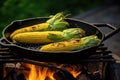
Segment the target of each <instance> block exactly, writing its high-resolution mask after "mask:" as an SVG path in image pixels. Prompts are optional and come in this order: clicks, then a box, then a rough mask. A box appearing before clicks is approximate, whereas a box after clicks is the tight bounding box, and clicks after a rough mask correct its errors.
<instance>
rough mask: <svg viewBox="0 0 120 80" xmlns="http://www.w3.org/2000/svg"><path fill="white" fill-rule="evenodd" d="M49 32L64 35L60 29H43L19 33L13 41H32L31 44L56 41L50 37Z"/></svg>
mask: <svg viewBox="0 0 120 80" xmlns="http://www.w3.org/2000/svg"><path fill="white" fill-rule="evenodd" d="M49 34H56V35H60V36H63V33H62V32H60V31H42V32H25V33H19V34H16V35H15V36H13V39H12V40H13V41H15V42H18V43H30V44H46V43H51V42H54V41H53V40H50V39H49V38H48V36H49Z"/></svg>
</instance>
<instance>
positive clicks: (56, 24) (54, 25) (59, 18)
mask: <svg viewBox="0 0 120 80" xmlns="http://www.w3.org/2000/svg"><path fill="white" fill-rule="evenodd" d="M64 19H65V16H64V14H63V12H60V13H57V14H56V15H54V16H52V17H51V18H50V19H49V20H47V21H46V22H47V23H49V24H50V26H49V28H48V30H64V29H67V28H68V26H69V23H68V22H67V21H65V20H64Z"/></svg>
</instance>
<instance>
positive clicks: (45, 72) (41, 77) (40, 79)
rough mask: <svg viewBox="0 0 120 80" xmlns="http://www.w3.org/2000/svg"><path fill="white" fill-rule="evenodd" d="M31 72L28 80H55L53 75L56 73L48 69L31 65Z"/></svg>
mask: <svg viewBox="0 0 120 80" xmlns="http://www.w3.org/2000/svg"><path fill="white" fill-rule="evenodd" d="M29 68H30V72H29V76H28V77H26V80H46V78H49V79H50V80H55V79H54V77H53V74H54V73H55V72H53V71H51V70H50V69H49V68H47V67H40V66H36V65H32V64H31V65H29Z"/></svg>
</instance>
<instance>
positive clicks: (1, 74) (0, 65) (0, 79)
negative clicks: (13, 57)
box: [0, 63, 3, 80]
mask: <svg viewBox="0 0 120 80" xmlns="http://www.w3.org/2000/svg"><path fill="white" fill-rule="evenodd" d="M2 79H3V63H0V80H2Z"/></svg>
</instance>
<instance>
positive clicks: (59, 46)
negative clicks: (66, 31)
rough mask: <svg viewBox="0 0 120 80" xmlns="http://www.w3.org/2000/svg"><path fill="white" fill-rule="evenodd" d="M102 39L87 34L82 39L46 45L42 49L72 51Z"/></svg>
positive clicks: (92, 44) (94, 43)
mask: <svg viewBox="0 0 120 80" xmlns="http://www.w3.org/2000/svg"><path fill="white" fill-rule="evenodd" d="M99 42H100V39H98V38H97V36H87V37H84V38H81V39H72V40H68V41H63V42H56V43H51V44H47V45H44V46H42V47H41V48H40V51H72V50H80V49H85V48H88V47H92V46H94V45H97V44H98V43H99Z"/></svg>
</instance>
